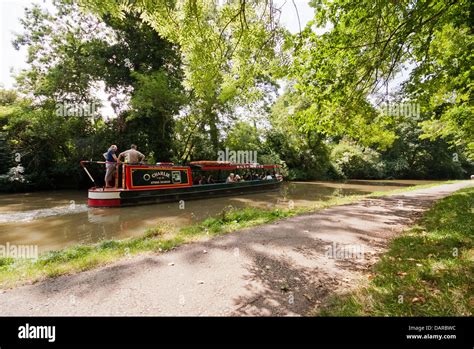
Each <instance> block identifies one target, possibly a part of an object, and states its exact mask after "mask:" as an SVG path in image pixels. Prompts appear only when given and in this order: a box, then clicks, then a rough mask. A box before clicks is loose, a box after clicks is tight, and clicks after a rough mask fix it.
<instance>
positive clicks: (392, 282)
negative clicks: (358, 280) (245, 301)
mask: <svg viewBox="0 0 474 349" xmlns="http://www.w3.org/2000/svg"><path fill="white" fill-rule="evenodd" d="M473 280H474V188H472V187H471V188H467V189H462V190H460V191H457V192H455V193H454V194H452V195H451V196H448V197H446V198H444V199H442V200H440V201H438V202H437V203H436V204H435V205H434V206H433V207H432V208H431V209H430V210H429V211H427V212H426V213H425V214H424V216H423V218H422V219H421V220H420V222H419V223H418V224H417V225H416V226H414V227H412V228H410V229H408V230H407V231H405V232H404V233H403V234H402V235H401V236H399V237H397V238H395V239H393V240H392V242H391V243H390V245H389V249H388V251H387V253H385V254H384V255H383V256H382V258H381V260H380V261H379V262H378V263H377V264H376V265H375V266H374V268H373V271H372V274H370V280H368V281H367V282H365V285H361V286H360V287H359V288H357V289H356V290H355V291H353V292H350V293H348V294H345V295H339V296H334V297H333V298H331V299H330V300H329V302H328V304H327V305H326V306H325V307H324V308H323V309H321V310H319V311H318V312H317V313H316V315H320V316H472V314H473V309H474V283H473Z"/></svg>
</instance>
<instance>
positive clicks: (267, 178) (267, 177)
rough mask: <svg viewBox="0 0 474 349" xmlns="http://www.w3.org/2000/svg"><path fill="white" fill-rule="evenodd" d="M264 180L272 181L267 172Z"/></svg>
mask: <svg viewBox="0 0 474 349" xmlns="http://www.w3.org/2000/svg"><path fill="white" fill-rule="evenodd" d="M265 179H266V180H272V179H273V177H272V176H271V175H270V173H268V172H267V173H265Z"/></svg>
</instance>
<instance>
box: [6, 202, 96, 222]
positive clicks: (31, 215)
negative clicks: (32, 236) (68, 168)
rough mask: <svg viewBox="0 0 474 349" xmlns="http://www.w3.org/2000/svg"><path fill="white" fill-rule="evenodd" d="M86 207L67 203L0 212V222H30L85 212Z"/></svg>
mask: <svg viewBox="0 0 474 349" xmlns="http://www.w3.org/2000/svg"><path fill="white" fill-rule="evenodd" d="M87 210H88V207H87V205H86V204H81V205H67V206H57V207H51V208H40V209H37V210H29V211H18V212H8V213H0V224H1V223H12V222H30V221H33V220H35V219H40V218H46V217H51V216H62V215H67V214H75V213H82V212H86V211H87Z"/></svg>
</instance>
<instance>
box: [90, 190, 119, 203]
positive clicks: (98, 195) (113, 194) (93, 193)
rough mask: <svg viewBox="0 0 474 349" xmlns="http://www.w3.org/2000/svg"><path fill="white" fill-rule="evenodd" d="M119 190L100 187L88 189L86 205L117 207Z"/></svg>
mask: <svg viewBox="0 0 474 349" xmlns="http://www.w3.org/2000/svg"><path fill="white" fill-rule="evenodd" d="M121 204H122V200H121V199H120V191H119V190H107V189H105V190H104V189H102V188H92V189H89V193H88V197H87V205H88V206H89V207H118V206H121Z"/></svg>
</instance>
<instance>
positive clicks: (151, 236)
mask: <svg viewBox="0 0 474 349" xmlns="http://www.w3.org/2000/svg"><path fill="white" fill-rule="evenodd" d="M439 184H441V183H439ZM433 185H437V184H430V185H422V186H414V187H409V188H403V189H397V190H394V191H386V192H379V193H371V194H367V195H352V196H344V197H334V198H332V199H330V200H327V201H321V202H318V203H316V204H315V205H314V206H313V207H304V208H296V209H271V210H266V209H259V208H250V207H249V208H244V209H240V210H237V209H234V208H229V207H228V208H225V209H224V210H222V212H221V213H220V214H219V215H217V216H216V217H211V218H208V219H206V220H204V221H203V222H201V223H197V224H195V225H192V226H189V227H184V228H181V229H176V228H175V227H173V226H169V225H168V226H160V227H155V228H151V229H148V230H147V231H146V232H145V233H144V234H143V236H141V237H137V238H129V239H124V240H106V241H102V242H100V243H97V244H91V245H78V246H72V247H69V248H66V249H63V250H59V251H51V252H47V253H44V254H42V255H41V256H40V257H39V258H38V260H36V261H34V260H21V259H12V258H0V287H1V288H9V287H13V286H17V285H20V284H24V283H27V282H37V281H39V280H42V279H45V278H47V277H56V276H59V275H64V274H68V273H75V272H80V271H85V270H88V269H92V268H95V267H98V266H103V265H106V264H109V263H112V262H114V261H117V260H119V259H121V258H127V257H130V256H133V255H137V254H140V253H156V252H166V251H169V250H171V249H173V248H175V247H177V246H179V245H182V244H185V243H189V242H193V241H197V240H201V239H207V238H210V237H213V236H218V235H222V234H227V233H230V232H233V231H236V230H239V229H242V228H246V227H252V226H257V225H261V224H265V223H270V222H273V221H275V220H279V219H283V218H287V217H292V216H295V215H300V214H304V213H308V212H314V211H316V210H319V209H323V208H326V207H330V206H336V205H343V204H349V203H353V202H355V201H358V200H361V199H363V198H365V197H369V196H382V195H389V194H391V193H398V192H405V191H409V190H415V189H420V188H425V187H430V186H433Z"/></svg>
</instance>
